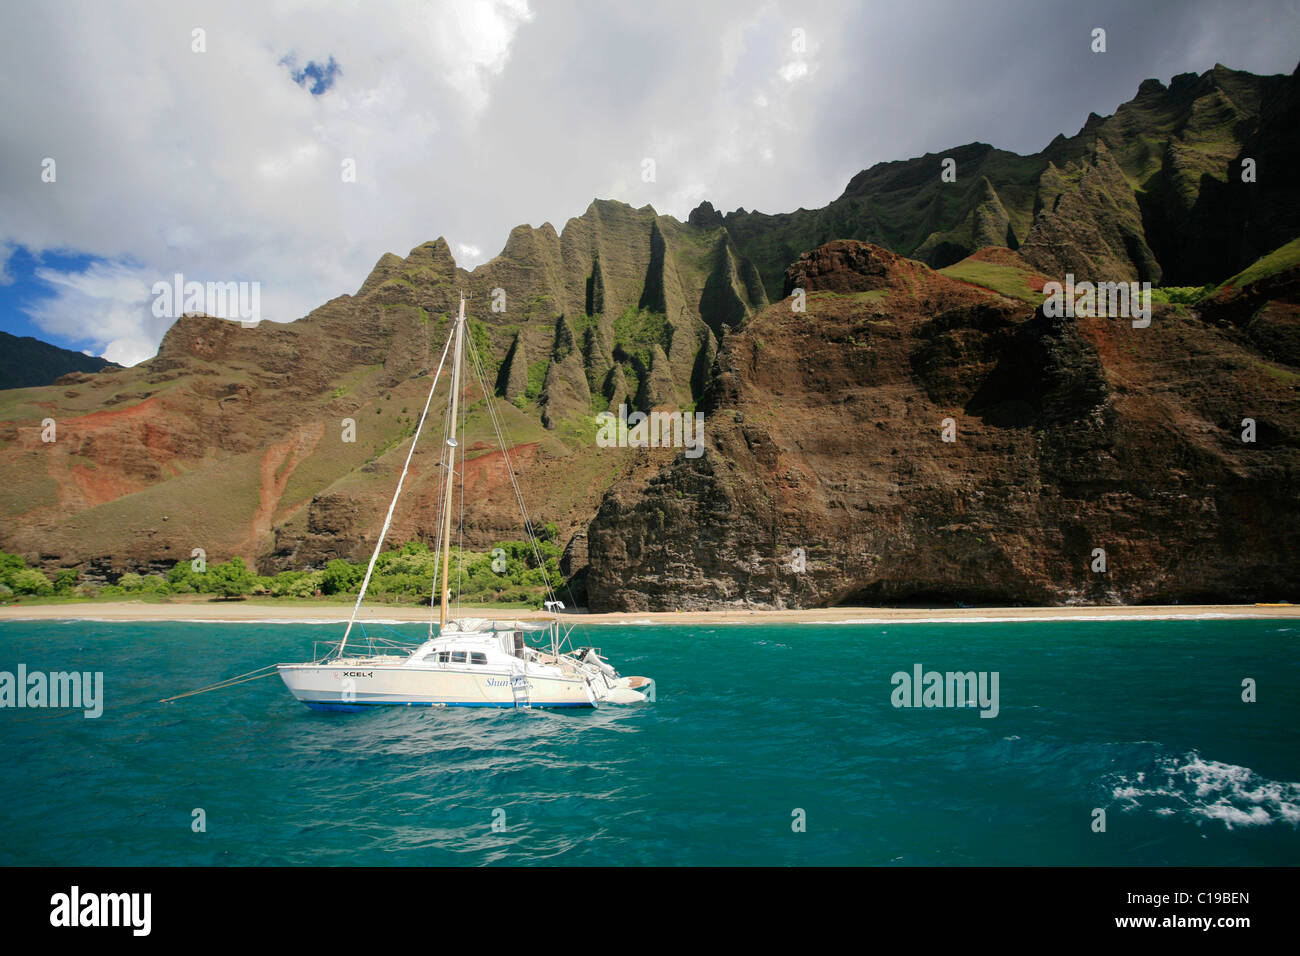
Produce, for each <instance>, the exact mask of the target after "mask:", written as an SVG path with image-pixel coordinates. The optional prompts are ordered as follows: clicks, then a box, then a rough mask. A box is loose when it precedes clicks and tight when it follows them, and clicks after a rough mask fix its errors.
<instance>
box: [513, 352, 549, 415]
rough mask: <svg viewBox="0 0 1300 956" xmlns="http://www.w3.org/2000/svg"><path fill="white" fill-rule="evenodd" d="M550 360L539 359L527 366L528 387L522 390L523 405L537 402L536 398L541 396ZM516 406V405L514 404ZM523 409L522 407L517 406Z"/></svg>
mask: <svg viewBox="0 0 1300 956" xmlns="http://www.w3.org/2000/svg"><path fill="white" fill-rule="evenodd" d="M550 364H551V362H550V359H539V360H538V361H536V362H532V363H530V364H529V366H528V385H527V386H526V387H525V388H524V404H525V405H526V404H527V403H528V402H535V401H537V397H538V396H539V395H541V394H542V386H543V385H544V384H546V367H547V366H548V365H550ZM516 404H518V403H516ZM519 407H520V408H523V407H524V406H523V405H520V406H519Z"/></svg>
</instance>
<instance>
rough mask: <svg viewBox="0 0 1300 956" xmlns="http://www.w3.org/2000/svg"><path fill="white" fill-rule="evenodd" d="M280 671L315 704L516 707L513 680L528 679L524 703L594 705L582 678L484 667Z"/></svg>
mask: <svg viewBox="0 0 1300 956" xmlns="http://www.w3.org/2000/svg"><path fill="white" fill-rule="evenodd" d="M279 671H280V677H281V678H282V679H283V680H284V683H285V686H286V687H288V688H289V692H290V693H291V694H293V696H294V697H295V698H297V699H298V700H300V701H302V703H304V704H306V705H307V706H308V707H311V708H312V709H314V710H347V711H356V710H365V709H367V708H370V707H375V706H384V705H389V706H399V707H516V706H521V705H520V704H519V703H518V702H517V697H516V691H515V689H514V688H512V686H511V681H512V680H515V681H526V684H525V685H524V687H525V688H526V690H527V695H526V703H525V704H523V705H522V706H528V707H594V706H595V705H596V698H595V695H594V693H593V692H592V690H591V689H590V688H589V686H588V683H587V681H586V680H583V679H581V678H565V677H546V676H540V675H535V674H530V675H528V676H526V677H518V676H515V675H512V674H510V673H509V672H507V671H503V670H495V669H489V668H484V667H475V668H473V669H472V670H471V669H469V668H468V667H467V668H465V669H463V670H454V669H451V668H445V667H444V668H433V667H431V668H424V667H411V666H401V665H398V664H380V665H375V664H333V663H330V664H281V665H280V666H279Z"/></svg>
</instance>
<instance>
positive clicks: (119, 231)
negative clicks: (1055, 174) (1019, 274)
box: [0, 0, 1294, 361]
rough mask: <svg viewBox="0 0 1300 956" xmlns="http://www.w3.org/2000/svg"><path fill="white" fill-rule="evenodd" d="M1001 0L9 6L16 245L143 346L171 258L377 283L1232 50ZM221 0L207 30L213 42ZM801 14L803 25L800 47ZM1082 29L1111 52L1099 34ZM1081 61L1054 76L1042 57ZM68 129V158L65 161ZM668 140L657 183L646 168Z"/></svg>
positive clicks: (108, 335) (1027, 138) (912, 145)
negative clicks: (72, 263) (317, 81)
mask: <svg viewBox="0 0 1300 956" xmlns="http://www.w3.org/2000/svg"><path fill="white" fill-rule="evenodd" d="M991 3H992V5H993V7H994V8H996V9H995V13H996V15H990V16H983V15H982V16H981V17H978V18H971V17H970V16H969V13H968V11H967V10H966V7H965V5H964V4H962V3H960V2H956V0H935V2H934V4H933V6H932V7H930V8H928V9H927V11H926V12H924V13H923V14H918V13H917V12H916V8H915V7H909V6H906V5H903V6H896V7H890V6H888V5H885V6H881V5H876V4H872V5H864V6H863V8H862V9H858V8H857V7H855V6H854V5H850V4H836V3H824V2H821V0H810V3H809V4H807V5H801V6H800V7H799V8H797V9H791V8H789V7H788V6H786V5H781V4H777V3H774V2H766V3H760V4H757V5H755V4H753V3H752V0H750V2H746V0H726V2H718V3H710V4H699V3H698V2H697V0H659V2H657V3H656V4H654V5H636V4H619V5H612V4H611V5H605V4H580V3H577V2H576V0H554V2H550V3H547V4H546V5H538V7H537V9H536V10H533V9H532V8H530V7H529V6H528V5H527V3H526V2H524V0H435V2H426V0H393V2H391V3H387V4H385V5H383V6H382V7H374V6H371V5H363V4H359V3H352V2H342V0H340V2H337V3H335V4H332V5H327V4H323V3H320V2H316V0H312V2H308V0H277V2H276V3H274V4H264V3H257V2H252V0H248V2H230V3H210V2H186V0H177V2H174V3H171V4H166V5H161V6H160V5H157V4H154V3H150V2H146V0H120V2H119V3H116V4H114V5H112V6H111V7H109V6H106V5H104V4H102V3H100V2H98V0H63V2H58V3H49V4H28V5H11V6H12V9H7V10H6V12H5V28H4V30H3V31H0V263H3V262H5V261H7V259H8V258H9V255H8V253H9V252H10V251H11V250H12V249H13V248H14V247H16V246H18V245H21V246H25V247H27V248H28V249H30V250H31V251H32V252H34V253H36V254H40V253H42V252H45V251H58V252H63V253H72V254H81V255H88V256H94V257H97V258H98V259H100V260H102V261H101V262H99V263H98V264H97V265H96V266H95V267H94V268H92V269H88V270H85V271H84V272H81V273H75V272H74V273H69V272H59V271H57V270H48V271H47V272H46V273H45V274H46V276H47V281H49V282H50V283H51V285H52V287H53V289H54V296H53V297H52V298H50V299H48V300H46V301H45V302H44V303H42V304H41V305H40V306H38V307H36V308H35V309H34V310H33V319H34V321H36V322H37V323H38V324H39V325H40V326H41V327H42V328H43V329H45V330H46V331H48V332H49V333H50V334H51V335H55V336H63V337H67V338H69V339H70V340H72V341H75V342H76V343H77V347H81V346H83V345H87V344H90V345H91V346H92V348H102V349H103V350H104V351H105V354H109V356H110V357H113V358H116V360H118V361H135V360H138V359H139V358H143V357H146V356H147V355H149V354H152V351H153V349H155V348H156V346H157V344H158V342H159V341H160V339H161V337H162V334H163V333H164V331H165V326H166V323H165V322H163V321H162V320H157V319H154V318H153V317H152V316H151V314H150V312H149V309H148V307H147V302H148V290H149V288H150V287H151V285H152V283H153V282H154V281H158V280H160V279H169V278H170V277H171V276H172V274H173V273H176V272H180V273H183V274H184V276H185V277H186V278H187V279H192V280H196V281H200V282H227V281H257V282H259V283H260V288H261V296H262V298H261V307H262V308H261V311H262V315H263V317H264V318H267V319H270V320H273V321H288V320H292V319H295V318H298V317H300V316H302V315H304V314H306V313H307V312H308V311H309V310H310V309H312V308H314V307H316V306H318V305H320V304H322V303H324V302H325V301H327V300H328V299H330V298H332V297H334V296H336V295H338V294H340V293H342V292H352V291H355V290H356V289H357V288H358V287H359V286H360V284H361V282H362V281H363V280H364V278H365V276H366V274H367V273H368V271H369V269H370V268H371V266H372V265H373V264H374V262H375V261H376V260H377V259H378V258H379V257H380V255H382V254H383V253H385V252H397V253H399V254H405V252H406V251H407V250H409V249H411V248H412V247H414V246H417V245H419V244H420V243H422V242H425V241H427V240H429V239H432V238H435V237H437V236H439V235H442V236H445V237H449V238H451V239H452V240H453V248H455V249H456V255H457V259H458V261H460V262H461V263H462V264H464V265H474V264H475V263H476V262H477V261H479V257H480V256H482V257H483V258H489V257H490V256H491V255H492V254H494V252H495V251H496V250H498V249H500V248H501V245H503V244H504V242H505V240H506V237H507V236H508V235H509V232H510V229H511V228H512V227H513V226H515V225H517V224H519V223H521V222H531V223H534V224H540V223H541V222H542V221H544V220H549V221H550V222H552V223H554V224H555V225H556V226H557V227H562V226H563V224H564V222H565V221H566V220H567V219H568V218H569V217H571V216H576V215H580V214H581V212H582V211H583V210H584V209H585V208H587V205H588V203H589V202H590V201H591V199H592V198H594V197H598V196H599V197H610V198H621V199H624V200H625V201H627V202H630V203H632V204H633V205H636V206H641V205H644V204H646V203H651V204H653V205H654V206H655V208H656V209H658V210H659V211H660V212H664V213H669V214H672V215H675V216H677V217H678V218H684V217H685V216H686V215H687V214H688V213H689V211H690V209H691V207H692V206H693V205H695V204H696V203H697V202H698V201H699V200H701V199H705V198H707V199H710V200H711V201H712V202H713V203H714V205H715V206H717V207H718V208H719V209H723V210H727V209H734V208H735V207H736V206H740V205H744V206H745V207H746V208H749V209H754V208H760V209H763V210H764V211H767V212H780V211H785V210H790V209H794V208H796V207H798V206H806V207H813V206H820V205H823V204H824V203H826V202H827V201H829V200H830V199H832V198H834V197H835V196H836V195H838V194H839V193H840V191H841V190H842V189H843V188H844V185H845V183H846V182H847V181H848V179H849V178H850V177H851V176H852V175H853V174H854V173H856V172H857V171H858V170H860V169H862V168H864V167H865V166H867V165H869V164H870V163H872V162H876V161H882V160H893V159H900V158H906V157H908V156H914V155H919V154H921V153H923V152H926V151H927V150H931V149H939V148H943V147H947V146H952V145H956V144H960V143H964V142H969V141H971V140H973V139H982V140H984V141H989V142H994V143H995V144H997V145H1002V146H1006V147H1010V148H1020V149H1038V148H1041V146H1043V145H1045V144H1046V142H1047V141H1048V140H1050V139H1051V137H1052V135H1054V134H1055V132H1057V129H1056V127H1058V126H1061V125H1063V124H1065V123H1074V124H1075V125H1077V124H1078V123H1081V122H1082V119H1083V118H1084V117H1085V116H1086V115H1087V109H1093V108H1095V109H1097V110H1098V112H1103V111H1107V110H1109V109H1113V108H1114V105H1116V104H1117V103H1119V102H1120V101H1122V99H1124V98H1126V97H1127V96H1131V95H1132V92H1133V91H1134V90H1135V89H1136V86H1137V83H1138V81H1140V80H1141V79H1142V78H1143V77H1144V76H1147V75H1160V76H1163V77H1168V76H1169V75H1171V74H1172V73H1173V72H1175V71H1177V70H1186V69H1198V70H1200V69H1206V68H1208V66H1209V65H1210V64H1209V63H1199V62H1188V57H1189V55H1190V54H1178V53H1177V52H1174V53H1170V52H1167V51H1166V52H1162V53H1160V57H1161V60H1160V62H1161V63H1162V64H1164V66H1163V69H1162V70H1161V71H1160V72H1159V73H1153V72H1150V71H1151V70H1152V69H1153V68H1151V67H1149V64H1148V62H1147V59H1146V58H1144V54H1145V53H1151V54H1152V56H1154V55H1155V53H1154V52H1153V51H1159V50H1164V49H1165V48H1164V46H1162V45H1161V44H1162V43H1164V41H1163V40H1162V39H1161V38H1162V37H1164V36H1167V35H1171V34H1168V33H1167V31H1164V30H1153V29H1143V28H1142V27H1143V26H1144V24H1143V23H1142V22H1140V21H1134V25H1133V26H1132V28H1131V29H1129V30H1128V31H1127V34H1126V35H1130V36H1132V37H1133V38H1135V39H1134V42H1135V43H1140V44H1146V46H1143V47H1142V48H1141V49H1137V48H1135V52H1134V53H1133V55H1131V56H1126V57H1125V58H1123V59H1119V60H1114V61H1109V60H1108V61H1107V65H1106V71H1107V72H1105V73H1104V74H1101V73H1099V74H1096V75H1091V77H1090V78H1089V79H1088V80H1087V81H1086V82H1085V81H1083V80H1080V79H1079V78H1078V77H1076V76H1074V74H1073V73H1071V72H1070V69H1066V68H1065V67H1064V66H1062V65H1060V64H1058V63H1056V62H1055V61H1054V59H1053V58H1054V57H1056V56H1057V54H1055V53H1053V52H1052V51H1053V50H1055V49H1056V47H1054V46H1053V45H1052V44H1044V43H1041V42H1037V41H1036V40H1035V37H1036V36H1039V35H1040V34H1041V35H1048V34H1050V35H1059V34H1060V33H1061V32H1062V31H1064V30H1066V28H1067V27H1069V28H1070V29H1073V28H1074V27H1077V26H1078V24H1073V26H1071V25H1070V24H1066V26H1061V25H1060V24H1059V23H1058V22H1057V21H1058V20H1060V19H1061V17H1063V16H1065V15H1066V13H1069V16H1070V17H1073V18H1075V19H1078V18H1080V17H1083V16H1084V15H1083V14H1082V13H1080V14H1077V15H1076V14H1074V13H1072V12H1069V10H1070V8H1069V7H1067V6H1064V5H1062V6H1061V7H1059V8H1058V7H1051V5H1050V4H1044V5H1042V6H1043V7H1051V9H1048V10H1047V11H1046V12H1042V11H1040V9H1039V5H1036V4H1023V3H1022V4H1018V3H1014V2H1010V0H991ZM1106 3H1109V4H1110V6H1111V7H1113V8H1114V10H1116V11H1120V12H1119V13H1115V14H1114V16H1116V17H1120V16H1121V14H1122V15H1123V16H1124V17H1133V16H1136V14H1130V13H1128V12H1126V11H1128V9H1129V7H1127V6H1125V5H1124V4H1120V3H1117V2H1116V0H1103V4H1106ZM1187 7H1188V8H1189V9H1190V12H1188V13H1186V14H1180V15H1179V17H1180V23H1181V24H1182V26H1181V27H1180V29H1181V34H1180V33H1178V32H1177V31H1175V34H1172V35H1182V34H1187V33H1188V31H1191V33H1192V34H1194V35H1195V36H1201V35H1210V33H1211V32H1212V31H1213V29H1215V28H1219V27H1222V28H1224V30H1225V31H1226V34H1225V35H1228V36H1231V37H1233V38H1234V39H1233V40H1232V43H1231V44H1229V45H1227V46H1226V48H1225V47H1224V46H1217V45H1216V51H1217V52H1216V54H1215V55H1216V57H1217V58H1218V59H1221V60H1222V61H1224V62H1226V63H1229V64H1230V65H1233V66H1238V67H1242V68H1249V69H1256V70H1265V71H1272V70H1281V69H1284V70H1286V71H1289V70H1290V69H1291V68H1292V67H1293V66H1294V56H1293V51H1292V50H1291V49H1290V45H1289V44H1288V43H1287V40H1288V38H1289V37H1288V36H1287V35H1286V31H1281V30H1278V29H1269V30H1263V29H1262V28H1261V29H1260V30H1258V31H1257V32H1256V33H1254V34H1252V33H1251V27H1250V24H1249V23H1248V22H1246V21H1248V19H1249V18H1241V17H1235V18H1234V17H1232V16H1230V15H1229V14H1227V13H1223V14H1220V13H1216V12H1215V11H1214V8H1213V7H1212V6H1209V5H1207V4H1206V3H1204V2H1202V0H1189V3H1188V4H1187ZM1151 16H1152V17H1154V16H1155V14H1152V15H1151ZM1170 16H1171V15H1170V14H1169V13H1168V12H1165V13H1162V14H1161V15H1160V18H1162V19H1161V22H1162V23H1163V21H1164V20H1168V19H1169V17H1170ZM1085 19H1086V18H1085ZM1228 21H1231V22H1228ZM1080 22H1083V21H1080ZM1099 22H1100V21H1099ZM1126 22H1127V21H1126ZM1071 23H1073V21H1071ZM684 24H689V27H685V26H683V25H684ZM196 25H201V26H203V27H204V29H205V30H206V31H207V52H206V53H202V54H196V53H194V52H192V51H191V48H190V31H191V30H192V29H193V28H194V27H195V26H196ZM1086 25H1091V24H1090V21H1089V23H1088V24H1086ZM804 26H806V27H807V28H808V33H807V37H806V39H807V43H806V48H802V49H799V50H796V49H792V44H791V37H792V30H794V29H800V28H803V27H804ZM1081 29H1082V28H1081ZM1083 35H1085V36H1086V35H1087V30H1086V29H1084V30H1083ZM1192 46H1194V45H1192ZM1007 48H1010V49H1017V50H1021V51H1024V55H1025V57H1027V59H1024V58H1022V60H1021V61H1019V67H1020V68H1019V69H1018V70H1016V71H1014V72H1008V71H1007V70H1006V69H1005V64H1004V63H1003V62H1002V61H1001V60H1000V59H999V58H998V57H996V56H990V51H991V50H997V49H1007ZM1084 50H1085V53H1084V59H1083V60H1082V63H1084V64H1087V65H1088V66H1089V67H1091V66H1093V64H1094V61H1095V60H1096V59H1098V58H1095V57H1094V58H1093V59H1092V60H1089V59H1087V56H1088V54H1086V44H1085V46H1084ZM918 51H924V52H925V53H926V55H925V56H918V55H917V54H918ZM290 53H292V54H294V55H295V57H296V58H297V59H296V61H297V62H298V63H299V64H305V63H307V62H308V61H312V62H316V63H325V62H328V60H329V58H330V57H333V58H334V60H335V62H336V63H337V65H338V67H339V72H338V74H337V75H336V76H335V78H334V84H333V86H332V87H331V88H330V89H329V90H328V91H327V92H325V93H324V94H323V95H320V96H313V95H312V94H311V93H310V92H309V91H308V90H306V89H304V88H303V87H302V86H299V85H298V84H296V83H294V81H293V80H292V78H291V77H290V75H289V70H288V69H287V68H286V67H285V66H284V65H282V64H281V62H280V61H281V59H282V58H283V57H285V56H286V55H288V54H290ZM1284 61H1285V62H1284ZM1071 62H1072V63H1073V61H1071ZM799 64H803V66H802V67H800V66H799ZM1077 65H1078V64H1074V65H1073V66H1071V69H1073V68H1074V66H1077ZM1058 75H1059V76H1060V77H1061V79H1060V80H1059V84H1058V88H1057V89H1056V90H1055V92H1054V93H1053V94H1052V96H1051V97H1049V96H1048V93H1049V92H1052V91H1050V90H1045V89H1044V83H1045V82H1047V80H1043V79H1042V78H1043V77H1047V78H1049V79H1050V78H1052V77H1055V76H1058ZM1027 76H1028V77H1038V78H1039V80H1038V81H1035V82H1026V81H1025V79H1024V78H1025V77H1027ZM954 78H958V79H954ZM1102 84H1105V89H1103V90H1102V91H1101V92H1098V87H1099V85H1102ZM1111 90H1113V92H1111ZM1070 97H1074V98H1075V99H1070ZM1081 98H1086V99H1087V106H1086V108H1083V109H1080V108H1077V106H1076V105H1075V104H1076V100H1077V101H1078V103H1079V104H1082V102H1083V99H1081ZM1049 102H1050V108H1049V107H1048V105H1046V104H1048V103H1049ZM1063 116H1064V117H1065V119H1064V120H1063V119H1062V117H1063ZM1070 131H1072V130H1070ZM46 156H49V157H53V158H55V159H56V160H57V162H58V180H57V182H56V183H42V182H41V181H40V172H41V168H40V161H41V159H42V158H43V157H46ZM645 156H652V157H654V159H655V160H656V165H657V170H656V172H657V178H656V181H655V182H654V183H644V182H642V180H641V176H640V162H641V159H642V157H645ZM345 163H350V165H351V167H352V168H354V169H355V181H354V182H347V181H344V179H345V177H344V176H343V175H342V174H343V172H344V171H345V169H346V168H347V167H346V166H345V165H344V164H345ZM455 237H472V238H473V240H474V241H473V242H462V243H457V242H455V241H454V239H455ZM3 275H4V270H3V266H0V282H3V281H4V279H3ZM141 290H143V293H142V292H141Z"/></svg>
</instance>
